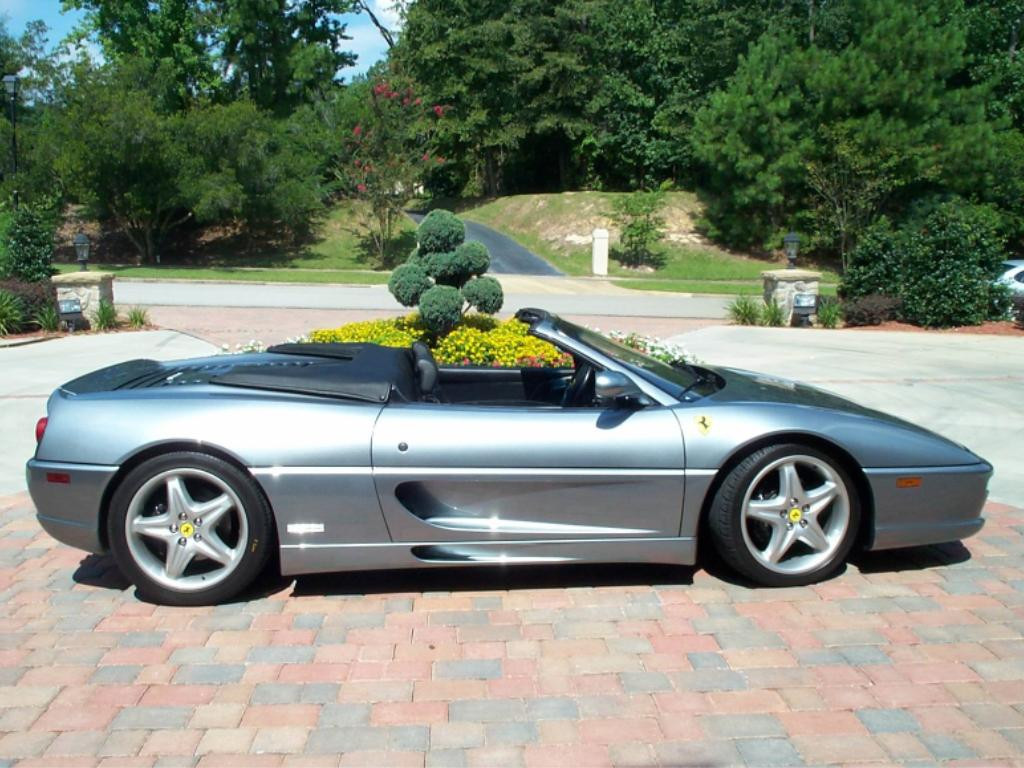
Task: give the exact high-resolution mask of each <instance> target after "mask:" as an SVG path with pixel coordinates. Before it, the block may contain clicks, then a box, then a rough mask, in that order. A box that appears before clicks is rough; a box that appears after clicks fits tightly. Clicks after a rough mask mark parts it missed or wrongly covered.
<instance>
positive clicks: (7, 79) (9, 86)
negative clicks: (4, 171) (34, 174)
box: [4, 75, 18, 210]
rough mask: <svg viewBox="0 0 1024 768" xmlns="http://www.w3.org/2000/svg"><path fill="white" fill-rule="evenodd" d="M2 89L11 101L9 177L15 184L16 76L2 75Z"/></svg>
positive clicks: (15, 202)
mask: <svg viewBox="0 0 1024 768" xmlns="http://www.w3.org/2000/svg"><path fill="white" fill-rule="evenodd" d="M4 89H5V90H6V91H7V98H8V99H9V100H10V102H11V178H13V179H14V183H15V184H17V183H18V182H17V176H18V111H17V109H16V107H17V101H18V76H17V75H4ZM13 197H14V209H15V210H17V209H18V190H17V189H15V190H14V195H13Z"/></svg>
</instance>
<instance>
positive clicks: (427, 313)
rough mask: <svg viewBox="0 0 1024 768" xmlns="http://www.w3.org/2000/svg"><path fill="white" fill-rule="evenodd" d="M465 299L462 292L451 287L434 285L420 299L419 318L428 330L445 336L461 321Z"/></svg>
mask: <svg viewBox="0 0 1024 768" xmlns="http://www.w3.org/2000/svg"><path fill="white" fill-rule="evenodd" d="M463 304H465V299H464V298H463V296H462V292H461V291H460V290H459V289H458V288H455V287H454V286H451V285H435V286H432V287H430V288H428V289H427V290H426V291H424V292H423V295H422V296H421V297H420V317H422V318H423V322H424V323H425V324H426V326H427V327H428V328H430V330H432V331H434V332H435V333H440V334H445V333H448V332H449V331H451V330H452V329H453V328H454V327H455V326H456V325H458V324H459V320H461V319H462V307H463Z"/></svg>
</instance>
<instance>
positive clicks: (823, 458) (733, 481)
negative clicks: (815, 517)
mask: <svg viewBox="0 0 1024 768" xmlns="http://www.w3.org/2000/svg"><path fill="white" fill-rule="evenodd" d="M804 459H807V460H808V461H806V462H804ZM815 461H817V462H821V464H822V465H823V466H826V467H827V468H828V470H830V471H831V473H833V474H832V480H833V481H835V482H838V483H841V485H842V490H843V491H844V492H845V494H846V496H845V499H843V500H842V501H840V502H834V503H840V504H843V508H844V509H845V510H846V514H847V515H848V517H847V522H846V526H845V532H843V531H842V529H841V527H840V523H841V520H840V519H839V518H837V519H836V521H835V523H834V525H835V526H836V528H837V529H838V530H837V531H836V533H835V535H834V537H833V538H832V539H828V541H829V547H828V548H826V549H822V550H821V552H820V553H818V552H816V551H814V550H812V549H811V547H810V546H809V545H806V544H804V543H803V542H797V543H796V544H794V548H796V549H799V550H800V554H799V555H797V556H803V557H804V559H805V560H807V561H809V566H808V567H807V568H804V569H803V570H800V569H799V563H798V564H797V566H796V572H792V573H781V572H779V571H778V570H773V569H772V568H770V567H766V565H765V564H764V563H763V562H762V561H761V560H760V559H758V557H756V556H755V554H754V553H753V552H752V551H751V550H752V548H757V549H759V550H760V548H759V547H756V542H753V539H754V536H755V534H756V535H758V536H761V537H764V536H766V535H767V539H771V538H772V537H773V536H774V535H775V530H774V528H773V527H772V526H769V525H766V524H761V523H759V521H757V520H750V521H748V520H746V518H745V515H744V506H745V503H746V497H747V494H748V492H749V493H751V494H753V492H754V491H755V490H756V489H757V488H763V487H764V486H763V485H761V483H764V482H769V483H770V482H771V480H768V479H766V478H770V477H772V473H773V472H774V469H770V468H772V467H773V466H774V465H780V463H782V464H785V463H793V464H794V465H795V466H799V467H800V468H801V469H802V470H804V471H808V472H811V473H812V474H813V473H814V472H815V471H817V467H815V465H814V462H815ZM766 471H768V472H769V474H768V475H764V473H765V472H766ZM755 482H756V483H757V488H752V487H751V486H752V485H753V484H754V483H755ZM779 482H781V480H780V481H779ZM812 490H813V489H812ZM781 498H782V497H781V496H780V495H778V493H777V494H776V495H775V496H769V497H768V498H767V499H765V501H766V502H768V503H770V502H773V501H774V500H775V499H781ZM786 506H787V507H788V506H789V504H786ZM798 509H799V507H798ZM826 509H827V510H828V511H826V512H824V513H823V517H826V518H827V516H828V515H831V514H841V513H838V512H837V511H836V509H837V507H835V506H833V505H829V507H827V508H826ZM796 511H797V510H794V513H795V512H796ZM786 514H787V513H786V512H785V511H780V518H782V519H781V521H780V522H779V523H778V524H779V525H780V526H781V528H789V529H792V528H793V527H794V526H795V525H797V526H799V525H803V524H804V523H803V520H802V518H800V517H799V516H798V519H797V522H795V523H792V524H790V523H789V522H788V520H789V518H788V517H785V515H786ZM860 518H861V512H860V500H859V499H858V497H857V489H856V486H854V484H853V482H852V480H851V478H850V475H849V473H848V472H847V471H846V470H845V469H844V468H843V467H842V466H841V465H840V464H839V463H838V462H837V461H836V460H835V459H834V458H832V457H831V456H829V455H827V454H825V453H822V452H821V451H819V450H817V449H815V448H811V447H810V446H807V445H801V444H798V443H786V444H780V445H773V446H768V447H766V448H762V449H760V450H758V451H755V452H754V453H752V454H750V455H749V456H747V457H746V458H745V459H743V460H742V461H741V462H740V463H739V464H737V465H736V466H735V467H733V468H732V469H731V470H730V471H729V474H728V475H726V477H725V479H724V480H723V481H722V484H721V485H720V486H719V488H718V491H717V493H716V494H715V497H714V500H713V501H712V503H711V507H710V509H709V511H708V532H709V533H710V535H711V540H712V542H713V544H714V547H715V550H716V551H717V553H718V554H719V555H720V556H721V558H722V559H723V560H724V561H725V563H726V564H727V565H728V566H729V567H730V568H732V569H733V570H735V571H736V572H737V573H739V574H741V575H743V576H745V577H747V578H748V579H750V580H751V581H753V582H755V583H757V584H760V585H763V586H768V587H792V586H802V585H805V584H813V583H815V582H818V581H821V580H823V579H826V578H828V577H829V576H831V575H832V574H833V573H835V572H836V571H837V570H838V569H839V568H840V567H841V566H842V565H843V563H844V562H845V560H846V557H847V555H849V553H850V550H851V548H852V547H853V545H854V542H855V541H856V539H857V532H858V529H859V527H860ZM808 519H810V518H809V516H808ZM815 524H817V523H816V522H815ZM759 525H762V526H763V527H762V531H767V532H768V533H767V534H765V533H763V532H761V531H758V530H756V529H757V527H758V526H759ZM744 526H752V528H753V529H754V530H751V529H750V528H748V529H747V531H746V535H745V532H744ZM781 528H780V530H781ZM819 530H821V528H820V526H819ZM782 532H783V533H784V531H782ZM762 540H765V541H766V539H763V538H762ZM752 542H753V543H752ZM766 549H768V547H767V546H766ZM804 550H807V551H806V553H805V552H804ZM762 554H763V552H762ZM783 554H785V552H784V553H783ZM818 558H820V559H821V562H816V560H817V559H818ZM794 562H795V561H794ZM801 562H802V561H801ZM785 566H786V561H785V560H783V561H780V563H779V564H778V565H777V566H775V567H776V568H781V567H785Z"/></svg>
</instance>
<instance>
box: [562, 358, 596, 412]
mask: <svg viewBox="0 0 1024 768" xmlns="http://www.w3.org/2000/svg"><path fill="white" fill-rule="evenodd" d="M593 386H594V366H592V365H591V364H590V363H585V362H582V363H580V365H579V367H578V368H577V369H576V373H575V374H574V375H573V377H572V381H570V382H569V386H568V387H566V388H565V392H564V393H562V407H563V408H564V407H568V406H574V405H585V404H586V403H585V402H579V401H581V400H584V399H585V398H586V393H587V390H588V389H590V390H592V389H593Z"/></svg>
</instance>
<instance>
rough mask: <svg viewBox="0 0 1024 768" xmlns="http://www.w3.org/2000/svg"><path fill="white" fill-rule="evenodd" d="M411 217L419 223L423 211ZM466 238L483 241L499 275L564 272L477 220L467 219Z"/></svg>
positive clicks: (553, 274)
mask: <svg viewBox="0 0 1024 768" xmlns="http://www.w3.org/2000/svg"><path fill="white" fill-rule="evenodd" d="M409 217H410V218H411V219H412V220H413V221H415V222H416V223H419V222H420V221H422V220H423V214H422V213H411V214H409ZM464 223H465V225H466V240H470V241H476V242H480V243H483V244H484V245H486V246H487V250H488V251H490V252H491V270H490V271H491V272H494V273H496V274H499V275H549V276H555V275H561V274H562V272H561V271H559V270H557V269H555V268H554V267H553V266H551V265H550V264H548V262H546V261H545V260H544V259H542V258H541V257H540V256H538V255H537V254H535V253H533V252H531V251H528V250H527V249H526V248H524V247H523V246H521V245H520V244H519V243H517V242H516V241H515V240H513V239H512V238H510V237H506V236H505V235H503V234H501V233H500V232H495V231H494V230H493V229H491V228H490V227H487V226H484V225H483V224H478V223H476V222H475V221H465V222H464Z"/></svg>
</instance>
